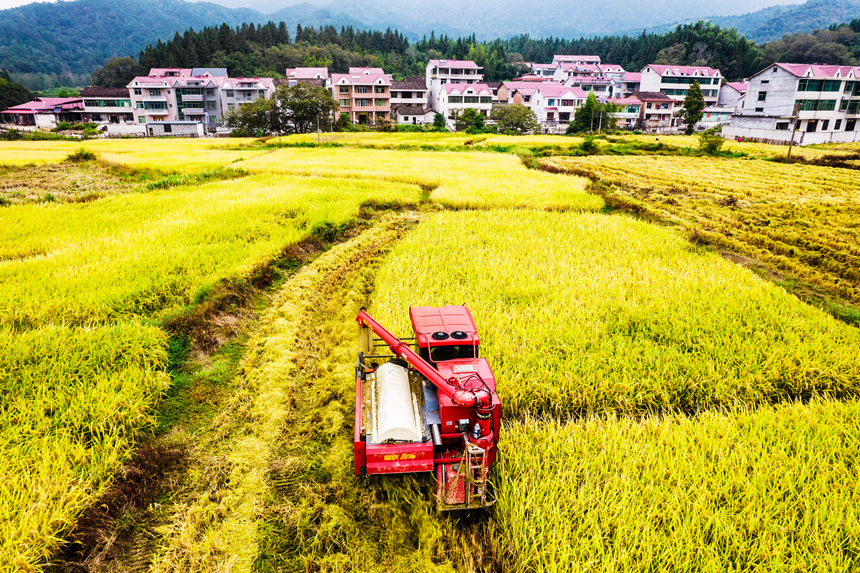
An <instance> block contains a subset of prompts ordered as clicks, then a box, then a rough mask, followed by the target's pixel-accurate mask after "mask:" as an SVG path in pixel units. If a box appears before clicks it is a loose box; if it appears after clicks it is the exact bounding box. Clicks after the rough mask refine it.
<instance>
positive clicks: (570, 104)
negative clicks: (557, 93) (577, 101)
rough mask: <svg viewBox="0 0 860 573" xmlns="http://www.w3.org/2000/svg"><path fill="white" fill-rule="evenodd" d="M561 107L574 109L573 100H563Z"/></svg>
mask: <svg viewBox="0 0 860 573" xmlns="http://www.w3.org/2000/svg"><path fill="white" fill-rule="evenodd" d="M561 107H573V100H572V99H563V100H561Z"/></svg>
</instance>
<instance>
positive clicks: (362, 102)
mask: <svg viewBox="0 0 860 573" xmlns="http://www.w3.org/2000/svg"><path fill="white" fill-rule="evenodd" d="M355 105H357V106H358V107H370V100H369V99H357V100H355Z"/></svg>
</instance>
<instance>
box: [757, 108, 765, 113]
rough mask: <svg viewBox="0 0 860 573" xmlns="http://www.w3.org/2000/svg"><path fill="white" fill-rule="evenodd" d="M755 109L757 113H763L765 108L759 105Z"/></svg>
mask: <svg viewBox="0 0 860 573" xmlns="http://www.w3.org/2000/svg"><path fill="white" fill-rule="evenodd" d="M755 110H756V112H757V113H761V112H763V111H764V108H763V107H757V108H755Z"/></svg>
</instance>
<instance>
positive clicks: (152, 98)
mask: <svg viewBox="0 0 860 573" xmlns="http://www.w3.org/2000/svg"><path fill="white" fill-rule="evenodd" d="M142 101H144V102H147V101H163V102H167V96H144V97H143V98H142Z"/></svg>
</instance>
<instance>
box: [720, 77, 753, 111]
mask: <svg viewBox="0 0 860 573" xmlns="http://www.w3.org/2000/svg"><path fill="white" fill-rule="evenodd" d="M748 88H749V81H748V80H744V81H742V82H728V83H726V84H723V85H722V87H721V88H720V97H719V99H718V100H717V105H719V106H720V107H737V106H738V105H740V100H741V98H742V97H743V96H744V94H746V93H747V89H748Z"/></svg>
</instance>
